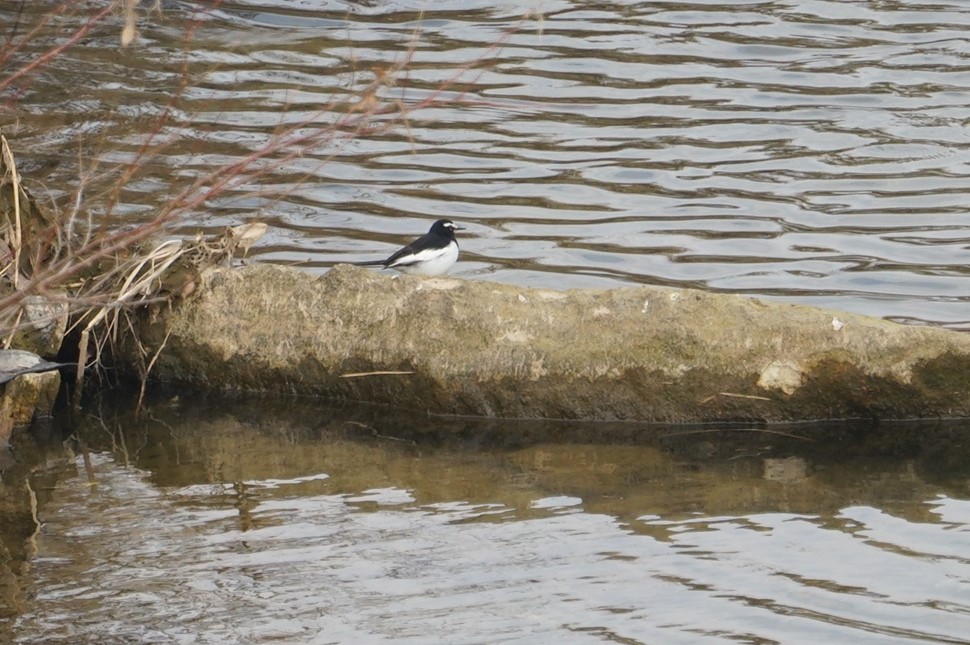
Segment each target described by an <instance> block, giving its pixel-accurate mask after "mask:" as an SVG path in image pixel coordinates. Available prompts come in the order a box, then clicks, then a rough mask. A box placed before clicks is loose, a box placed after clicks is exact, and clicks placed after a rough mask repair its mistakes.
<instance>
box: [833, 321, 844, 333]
mask: <svg viewBox="0 0 970 645" xmlns="http://www.w3.org/2000/svg"><path fill="white" fill-rule="evenodd" d="M843 327H845V324H844V323H843V322H842V321H841V320H839V319H838V318H833V319H832V329H834V330H835V331H839V330H840V329H842V328H843Z"/></svg>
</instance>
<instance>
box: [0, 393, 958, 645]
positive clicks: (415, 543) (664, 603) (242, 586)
mask: <svg viewBox="0 0 970 645" xmlns="http://www.w3.org/2000/svg"><path fill="white" fill-rule="evenodd" d="M128 408H130V403H127V404H126V405H125V406H124V407H123V409H128ZM94 415H97V416H94ZM79 436H80V437H81V438H83V439H84V440H85V441H86V444H87V448H88V453H87V461H88V463H89V468H86V467H85V455H83V454H80V447H79V445H78V444H77V443H75V442H69V443H68V444H67V445H68V446H69V450H65V449H64V448H62V447H60V444H59V443H54V444H51V445H49V446H48V447H47V449H46V452H45V451H43V450H39V449H36V448H35V451H39V453H40V454H41V455H42V456H40V457H34V458H33V459H34V464H33V466H32V467H30V468H29V471H30V472H29V473H28V474H26V475H24V477H23V478H24V481H27V482H29V484H30V488H31V490H33V491H34V495H35V496H36V498H37V500H38V502H37V508H38V510H37V518H38V520H39V522H40V526H41V528H40V530H39V531H35V530H34V528H33V527H34V524H33V520H29V519H27V518H21V519H20V520H18V522H16V523H15V524H7V523H3V525H5V526H7V529H5V530H4V532H3V538H4V540H3V542H4V546H5V547H6V549H7V551H8V552H11V553H17V552H21V551H24V550H26V551H28V552H29V553H30V555H31V557H29V558H28V559H27V562H26V564H21V563H18V562H17V561H14V562H13V564H8V565H7V567H6V569H7V572H8V573H7V575H6V576H5V580H6V582H7V583H8V584H7V585H6V586H3V585H0V590H2V589H5V590H6V591H5V593H3V596H2V597H3V598H5V599H6V600H8V601H9V603H10V607H11V608H12V611H11V610H10V609H8V611H7V612H3V613H2V614H0V615H7V616H8V621H7V623H6V624H4V622H2V618H0V637H3V636H4V635H5V639H4V640H5V641H9V642H13V643H78V642H98V643H221V642H232V643H270V642H283V643H381V642H395V643H397V642H401V643H553V642H554V643H603V642H614V643H625V644H628V645H629V644H637V643H691V644H694V643H726V642H744V643H786V644H792V643H819V642H833V643H879V644H880V645H882V644H887V643H966V642H970V600H968V599H970V594H968V592H967V590H968V588H970V559H968V557H967V554H968V553H970V550H968V547H970V470H968V469H967V464H968V463H970V460H968V459H967V458H968V457H970V443H968V441H967V431H966V427H965V425H952V426H943V425H940V426H935V427H934V426H932V425H924V426H921V427H912V426H905V425H895V426H892V427H887V428H861V427H853V426H835V427H828V428H826V427H822V426H818V427H815V426H811V427H810V426H803V427H795V428H790V429H787V430H778V431H772V432H767V431H764V430H760V431H759V430H757V429H752V428H742V427H735V428H733V429H730V430H724V431H719V432H717V431H714V430H713V429H712V428H704V427H696V428H666V429H665V428H643V427H640V426H635V425H609V424H603V425H594V426H591V425H589V424H587V425H585V426H583V425H571V424H552V425H548V424H545V425H544V424H540V423H535V422H532V423H514V422H501V423H499V422H477V421H463V420H455V419H426V418H407V417H402V416H401V415H400V414H393V415H391V414H387V413H380V412H376V411H373V410H368V409H328V408H326V407H323V406H320V405H314V404H299V403H295V404H291V405H287V406H283V405H280V406H277V407H271V406H266V405H263V406H260V405H252V404H246V403H243V402H241V401H236V402H231V401H230V402H227V403H226V404H225V405H222V404H220V403H219V402H213V401H204V402H182V403H175V404H169V403H160V404H156V405H155V406H154V407H151V408H150V414H149V418H147V419H145V420H142V421H136V420H134V419H132V418H131V417H130V416H129V415H127V414H125V413H124V412H122V413H118V412H112V411H111V410H110V409H108V410H101V411H94V410H93V411H92V416H89V417H86V418H85V419H84V420H82V422H81V423H80V425H79ZM591 436H598V437H600V438H601V439H605V440H607V441H606V442H605V443H601V442H593V443H591V442H590V437H591ZM21 454H31V451H30V450H28V449H27V448H26V447H23V446H22V447H21ZM15 473H16V469H13V470H8V472H7V473H5V477H4V481H5V483H6V486H7V488H6V489H2V488H0V492H3V493H4V495H3V497H4V499H7V500H9V499H10V498H11V497H12V496H13V495H12V492H11V491H12V489H13V488H17V489H18V490H19V491H23V490H25V489H26V487H24V486H15V482H16V481H17V477H16V475H15ZM8 507H9V506H8ZM9 517H12V516H9V515H8V518H9ZM11 526H18V527H20V526H23V527H25V530H23V531H21V532H19V533H18V532H17V531H15V530H11V529H10V527H11ZM25 545H26V546H25ZM10 571H12V572H13V574H10V573H9V572H10ZM0 605H2V603H0Z"/></svg>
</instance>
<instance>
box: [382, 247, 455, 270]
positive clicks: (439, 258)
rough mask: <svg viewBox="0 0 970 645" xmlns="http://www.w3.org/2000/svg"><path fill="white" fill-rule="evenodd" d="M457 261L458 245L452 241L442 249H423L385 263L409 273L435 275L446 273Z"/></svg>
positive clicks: (389, 266) (390, 267) (389, 267)
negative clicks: (390, 262)
mask: <svg viewBox="0 0 970 645" xmlns="http://www.w3.org/2000/svg"><path fill="white" fill-rule="evenodd" d="M457 261H458V245H457V244H455V243H454V242H452V243H451V244H449V245H448V246H446V247H445V248H443V249H424V250H423V251H419V252H417V253H415V254H414V255H408V256H405V257H403V258H400V259H398V260H396V261H395V262H393V263H392V264H389V265H387V268H388V269H394V270H395V271H400V272H401V273H408V274H410V275H424V276H436V275H444V274H445V273H447V272H448V269H450V268H451V267H452V266H454V264H455V262H457Z"/></svg>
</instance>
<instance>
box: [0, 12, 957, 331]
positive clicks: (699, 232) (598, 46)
mask: <svg viewBox="0 0 970 645" xmlns="http://www.w3.org/2000/svg"><path fill="white" fill-rule="evenodd" d="M17 5H19V3H15V2H9V1H8V2H3V3H0V8H3V9H4V10H5V11H7V12H8V13H7V14H5V16H6V17H7V18H10V17H11V16H12V12H13V7H15V6H17ZM28 5H29V6H28V7H27V8H26V15H28V16H33V15H34V14H33V13H32V12H34V11H40V10H42V9H43V8H45V7H47V6H49V5H48V3H28ZM200 6H202V5H201V4H200V3H190V2H166V3H163V4H162V6H161V12H160V13H159V12H153V13H148V12H147V7H145V8H144V11H143V15H142V18H141V20H140V23H139V26H140V31H141V38H140V41H139V44H138V46H137V48H136V49H134V50H130V51H129V52H125V53H123V54H121V55H119V51H118V46H117V43H118V36H119V32H120V24H119V23H118V22H117V21H114V22H108V23H106V24H104V25H101V26H99V27H98V28H96V29H95V30H94V32H93V35H92V36H91V37H89V38H87V39H86V40H85V43H84V46H83V47H80V48H77V49H75V50H73V52H72V53H71V54H70V55H68V56H66V57H63V58H61V59H58V60H57V61H55V62H54V63H53V64H51V65H50V66H49V67H48V68H46V69H45V71H44V74H43V75H42V76H41V77H40V78H38V79H36V80H35V81H34V82H32V83H31V84H30V85H29V86H27V87H26V88H24V89H23V90H22V92H21V94H20V97H19V99H18V101H19V102H18V103H17V105H16V109H15V110H13V111H12V112H8V113H7V114H6V115H4V117H3V121H4V122H5V123H6V125H5V132H7V134H8V136H13V137H14V138H15V139H16V141H17V147H18V148H19V150H20V154H21V157H22V164H23V166H24V168H25V174H27V175H28V177H31V176H32V177H34V178H35V179H37V180H39V181H43V182H45V184H46V185H47V186H48V187H49V188H52V189H54V190H55V192H58V193H60V194H61V197H60V200H61V201H62V202H67V201H69V196H70V194H71V191H72V190H73V189H74V187H75V186H76V185H77V184H78V178H79V176H80V177H85V178H86V183H85V186H86V192H85V195H86V196H87V197H89V198H90V200H91V203H92V204H97V203H99V200H101V201H103V199H104V198H103V196H102V195H100V194H99V193H98V190H100V189H103V187H104V184H105V183H106V180H105V179H104V178H102V179H98V172H95V171H94V170H92V169H93V168H94V163H95V161H98V160H100V164H101V165H100V166H98V167H97V170H99V171H100V172H107V171H109V170H111V169H112V168H113V167H114V166H113V164H114V163H123V162H126V161H130V160H131V159H132V157H133V155H134V153H135V151H136V150H137V149H138V146H139V145H140V143H141V142H142V141H143V140H144V138H145V136H146V133H147V132H151V131H153V130H154V129H155V128H157V127H158V122H159V118H160V117H161V115H162V114H163V113H164V110H165V106H166V105H168V104H169V101H170V100H171V98H172V96H173V95H175V94H179V98H178V99H177V100H175V102H174V104H173V105H172V108H173V109H172V110H171V112H170V113H169V116H168V118H167V120H166V121H165V122H164V124H163V126H162V128H161V132H160V135H159V136H160V139H161V140H165V141H168V142H169V145H168V146H167V147H165V148H163V149H161V150H159V151H158V152H157V154H156V155H155V156H153V157H152V158H151V159H150V160H148V161H146V162H145V163H144V164H143V165H142V169H141V172H140V173H139V174H138V176H137V177H136V178H135V179H133V180H131V181H129V182H127V183H126V184H125V186H124V187H123V190H122V191H121V193H120V206H119V209H118V212H119V213H120V214H121V217H122V221H129V222H130V221H139V220H140V219H143V218H145V217H147V216H148V214H150V213H151V212H153V209H155V208H157V207H158V206H159V205H160V204H162V203H164V202H165V201H166V200H169V199H171V196H172V195H173V194H174V193H176V192H177V190H178V189H179V188H180V187H183V186H184V185H186V183H187V182H189V181H192V180H194V179H196V178H198V177H200V176H205V175H207V174H208V173H211V172H212V171H213V170H215V169H218V168H221V167H224V166H226V165H229V164H231V163H233V162H236V161H238V160H240V159H242V158H243V157H245V156H246V155H247V154H250V153H251V152H253V151H254V150H258V149H259V148H260V147H261V146H263V145H265V144H266V142H267V141H269V140H271V139H272V137H273V136H274V133H278V132H279V131H280V129H281V128H283V127H284V126H285V125H287V124H300V123H303V122H306V125H307V127H306V131H319V130H320V129H324V128H326V127H327V125H328V124H331V123H333V122H334V120H335V119H337V118H338V116H339V114H343V113H345V112H346V111H347V109H348V106H350V105H352V104H354V103H355V102H357V101H359V100H360V98H361V96H362V95H364V94H366V93H365V92H364V88H366V87H367V86H368V85H369V84H371V83H372V82H373V81H374V80H375V74H374V72H373V71H372V70H373V68H374V67H375V66H377V67H379V68H380V69H382V70H385V71H386V70H387V69H389V66H390V65H392V64H393V63H394V62H401V61H404V60H406V59H407V51H408V50H409V48H410V46H411V44H412V43H414V52H413V57H412V60H411V61H410V63H409V64H408V65H407V72H406V73H403V72H402V73H400V74H397V75H396V84H395V85H394V86H393V87H384V88H383V89H382V90H381V91H380V92H379V93H378V95H377V96H378V98H379V99H380V101H381V102H383V104H384V105H385V106H393V105H396V104H397V103H395V102H396V101H400V104H405V105H408V106H412V107H414V106H416V105H417V104H418V103H419V102H420V101H422V100H426V99H428V98H429V97H431V96H432V95H433V93H434V92H435V90H436V89H437V88H439V87H440V86H441V84H442V83H445V82H447V81H449V80H452V79H454V78H456V76H457V77H458V78H459V83H458V86H455V87H453V88H452V89H454V90H458V89H460V90H461V91H462V92H463V94H462V95H461V96H460V97H459V96H458V94H456V93H454V92H452V93H446V94H445V95H444V96H443V97H441V98H452V99H454V98H460V99H461V101H460V102H458V103H451V104H440V105H437V106H435V107H431V108H426V109H419V110H416V111H414V112H412V113H411V114H410V115H409V118H408V120H407V124H406V125H405V124H403V123H399V124H398V125H396V126H394V127H392V128H391V129H390V130H389V131H387V132H382V133H379V134H374V135H370V136H363V137H358V138H355V139H353V140H352V141H345V140H341V141H340V142H339V143H338V142H332V145H322V146H319V147H317V148H314V149H310V150H306V151H303V152H302V153H301V154H300V155H299V156H296V157H292V158H286V159H283V156H284V155H283V154H282V153H281V154H279V155H277V156H276V159H278V161H277V162H275V163H273V164H271V166H270V167H268V168H266V169H265V170H266V172H265V174H263V175H262V176H260V177H259V178H257V179H255V180H254V181H252V182H250V183H248V184H246V185H244V186H239V187H236V188H233V189H229V190H227V191H226V192H224V193H223V194H221V195H220V196H218V197H214V198H213V199H210V200H208V201H207V203H206V204H205V205H204V207H199V208H196V209H194V210H193V211H192V212H191V216H190V217H189V219H188V220H187V221H185V222H184V225H183V226H182V227H181V228H180V231H181V232H182V233H186V234H194V233H195V232H196V231H197V230H200V229H201V230H203V231H207V232H216V231H219V230H221V228H222V227H224V226H226V225H230V224H238V223H240V222H243V221H248V220H253V219H258V220H262V221H265V222H267V223H269V224H270V225H271V229H270V233H269V235H268V237H267V238H265V239H264V240H263V242H262V244H261V246H259V247H258V248H257V249H255V250H254V251H253V252H252V254H251V256H252V257H254V258H255V259H257V260H258V261H263V262H279V263H286V264H295V265H297V266H301V267H303V268H305V269H306V270H308V271H316V272H322V271H325V270H326V269H327V268H328V267H330V266H332V265H333V264H334V263H337V262H343V261H350V260H358V259H376V258H380V257H382V256H386V255H387V254H389V253H390V252H391V251H392V250H394V249H395V248H397V247H398V246H399V245H400V244H401V243H402V242H403V241H405V240H407V239H409V238H411V237H413V236H415V235H417V234H419V233H422V232H424V231H425V230H426V229H427V227H428V225H429V222H430V221H432V220H434V219H436V218H439V217H451V218H454V219H456V220H458V221H460V223H462V224H463V225H465V226H466V227H467V228H468V231H466V233H465V235H464V236H463V237H462V247H463V256H462V260H461V262H460V264H459V265H458V266H457V267H456V269H455V270H454V272H455V273H456V274H457V275H460V276H462V277H465V278H470V279H487V280H496V281H501V282H507V283H515V284H523V285H537V286H544V287H550V286H551V287H555V288H563V287H583V286H626V285H635V284H663V285H674V286H678V287H696V288H701V289H705V290H711V291H721V292H730V293H742V294H751V295H758V296H762V297H769V298H776V299H782V300H789V301H798V302H804V303H811V304H817V305H823V306H831V307H835V308H839V309H845V310H851V311H856V312H861V313H867V314H872V315H876V316H883V317H887V318H891V319H894V320H900V321H908V322H916V323H932V324H939V325H946V326H950V327H954V328H967V327H968V326H970V300H968V297H967V295H966V288H965V284H966V279H967V278H966V274H967V269H966V264H967V259H968V257H970V254H968V251H967V246H968V242H970V223H968V217H967V214H966V204H967V203H968V197H970V188H968V186H970V181H968V178H970V165H968V161H970V146H968V144H970V135H968V132H967V127H966V125H967V119H968V116H967V115H968V112H967V106H968V98H967V97H968V96H970V94H968V89H970V68H968V58H970V37H968V36H967V33H968V26H970V4H967V3H966V2H964V1H963V0H949V1H948V0H939V1H937V2H932V3H926V2H923V1H922V0H902V1H898V2H870V1H861V0H859V1H848V0H839V1H838V2H827V1H818V0H787V1H785V2H781V1H772V0H765V1H762V2H732V3H723V2H707V1H701V2H693V3H687V4H685V3H674V2H664V1H659V0H658V1H642V2H637V1H632V0H631V1H622V2H613V3H598V4H596V5H589V4H588V3H581V2H570V1H568V0H556V1H545V2H536V3H533V4H527V5H522V4H516V3H498V4H496V3H481V2H476V1H475V0H445V1H443V2H433V3H432V2H381V3H359V2H340V1H329V2H325V1H324V0H319V1H310V0H308V1H305V2H299V3H293V2H289V1H285V0H275V1H274V0H252V1H236V2H224V3H222V4H221V5H220V6H219V7H218V8H217V9H216V10H214V11H209V12H203V14H202V16H201V24H200V25H199V27H198V28H197V29H196V30H195V31H193V33H192V38H191V43H190V45H189V46H188V47H186V46H185V44H184V25H185V20H186V19H187V18H190V17H192V16H195V15H197V9H198V8H199V7H200ZM24 20H25V22H28V21H27V20H26V19H24ZM8 22H9V20H8ZM50 42H52V41H51V40H48V39H38V41H37V42H36V43H32V46H31V47H30V48H28V49H27V51H28V52H30V51H37V50H38V49H41V48H42V47H43V46H48V45H49V43H50ZM496 43H500V44H501V46H500V47H498V48H495V47H493V45H494V44H496ZM186 60H187V62H188V67H187V75H186V76H185V77H184V79H185V83H186V86H185V88H184V90H182V91H181V92H180V93H179V91H178V90H177V88H178V85H179V83H180V81H181V80H182V79H183V75H182V64H183V62H185V61H186ZM476 61H478V62H476ZM468 66H474V69H470V70H469V69H465V71H464V72H463V73H460V72H462V69H463V68H466V67H468ZM362 93H363V94H362ZM31 169H33V172H31ZM114 176H116V175H114Z"/></svg>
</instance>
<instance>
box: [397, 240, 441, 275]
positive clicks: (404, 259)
mask: <svg viewBox="0 0 970 645" xmlns="http://www.w3.org/2000/svg"><path fill="white" fill-rule="evenodd" d="M436 241H437V240H436V238H435V236H434V235H422V236H421V237H419V238H418V239H416V240H414V241H413V242H411V243H410V244H408V245H407V246H405V247H404V248H402V249H401V250H399V251H398V252H397V253H395V254H394V255H392V256H391V257H389V258H387V259H386V260H384V266H386V267H390V266H408V265H410V264H414V263H416V262H421V261H422V260H424V258H422V257H421V255H422V253H421V252H422V251H428V250H429V249H431V248H434V247H435V246H436V245H435V242H436ZM408 256H414V257H413V259H411V260H409V259H408Z"/></svg>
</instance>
